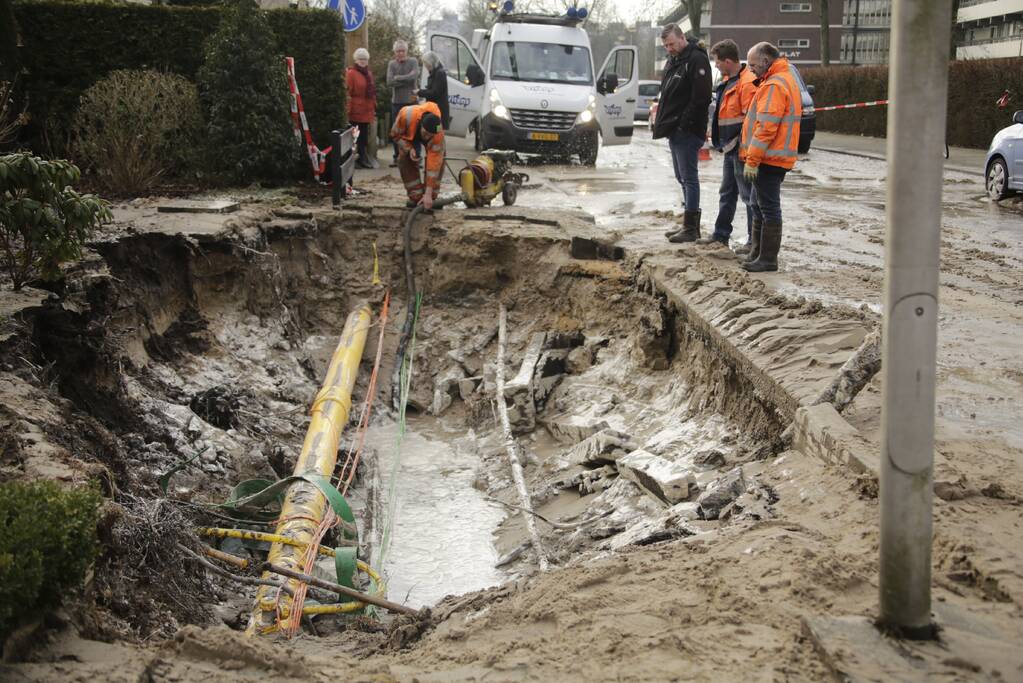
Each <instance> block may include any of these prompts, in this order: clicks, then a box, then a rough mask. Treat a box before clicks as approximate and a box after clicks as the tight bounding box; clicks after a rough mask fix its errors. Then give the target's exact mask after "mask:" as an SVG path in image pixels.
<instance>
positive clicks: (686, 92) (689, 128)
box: [653, 24, 711, 242]
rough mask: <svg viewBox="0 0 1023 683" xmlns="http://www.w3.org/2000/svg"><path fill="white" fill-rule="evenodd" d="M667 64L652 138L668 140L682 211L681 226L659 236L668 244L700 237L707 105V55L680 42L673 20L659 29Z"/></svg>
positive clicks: (692, 46) (695, 45) (708, 104)
mask: <svg viewBox="0 0 1023 683" xmlns="http://www.w3.org/2000/svg"><path fill="white" fill-rule="evenodd" d="M661 43H662V44H663V45H664V48H665V49H666V50H667V51H668V56H669V58H668V64H667V66H665V68H664V77H663V78H662V79H661V96H660V100H659V102H658V104H657V110H656V113H655V114H654V116H655V118H654V123H653V137H654V138H655V139H657V138H668V147H669V148H670V149H671V159H672V163H673V164H674V166H675V178H676V179H677V180H678V182H679V185H681V186H682V199H683V202H684V204H685V209H684V212H683V214H682V227H681V228H678V229H675V230H670V231H668V232H666V233H665V236H666V237H667V238H668V240H669V241H670V242H695V241H696V240H697V239H699V237H700V214H701V211H700V172H699V167H698V164H697V162H698V161H699V155H700V148H701V147H703V142H704V140H705V139H706V137H707V117H708V114H709V111H708V110H709V108H710V99H711V98H710V90H711V75H710V58H709V57H707V52H706V51H705V50H704V49H703V48H701V47H700V46H699V45H697V44H696V43H695V42H689V41H688V40H686V37H685V35H684V34H683V33H682V29H680V28H679V27H678V25H677V24H668V25H667V26H665V27H664V30H663V31H661Z"/></svg>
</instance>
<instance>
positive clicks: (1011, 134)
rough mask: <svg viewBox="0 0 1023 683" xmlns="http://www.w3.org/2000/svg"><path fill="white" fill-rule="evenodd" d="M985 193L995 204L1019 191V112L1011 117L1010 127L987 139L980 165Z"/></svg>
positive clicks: (1022, 173)
mask: <svg viewBox="0 0 1023 683" xmlns="http://www.w3.org/2000/svg"><path fill="white" fill-rule="evenodd" d="M984 177H985V178H986V179H987V194H988V196H989V197H991V199H993V200H995V201H998V200H999V199H1004V198H1005V197H1007V196H1009V195H1010V194H1012V191H1013V190H1023V110H1020V111H1018V112H1016V113H1015V114H1013V115H1012V125H1011V126H1009V127H1008V128H1003V129H1001V130H1000V131H998V132H997V133H995V136H994V137H993V138H992V139H991V147H989V148H988V151H987V161H985V162H984Z"/></svg>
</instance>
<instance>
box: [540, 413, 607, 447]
mask: <svg viewBox="0 0 1023 683" xmlns="http://www.w3.org/2000/svg"><path fill="white" fill-rule="evenodd" d="M541 423H542V424H543V426H544V427H546V428H547V431H548V432H550V435H551V436H553V437H554V438H555V439H557V440H558V441H560V442H561V443H566V444H577V443H579V442H580V441H583V440H585V439H587V438H589V437H591V436H593V435H594V434H596V433H597V432H599V431H601V430H603V429H609V428H610V426H611V425H609V424H608V423H607V422H605V421H604V420H598V419H594V418H591V417H584V416H582V415H572V414H570V413H561V414H559V415H555V416H554V417H551V418H545V419H543V420H541Z"/></svg>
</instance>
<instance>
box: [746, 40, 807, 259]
mask: <svg viewBox="0 0 1023 683" xmlns="http://www.w3.org/2000/svg"><path fill="white" fill-rule="evenodd" d="M746 63H747V64H748V65H749V68H750V69H752V70H753V73H754V74H756V76H757V78H758V79H759V81H760V86H759V87H758V88H757V93H756V96H755V97H754V98H753V102H752V104H750V108H749V111H748V112H746V118H745V120H744V121H743V124H742V139H741V142H740V143H739V157H740V158H741V159H742V160H743V162H744V163H745V166H744V167H743V176H744V177H745V178H746V179H747V180H748V181H749V182H750V183H751V184H752V185H753V191H752V192H751V193H750V203H751V206H752V208H753V231H752V233H753V234H752V237H753V239H752V241H751V244H750V252H749V255H748V256H747V257H746V260H745V261H744V262H743V264H742V267H743V268H744V269H745V270H748V271H750V272H753V273H759V272H764V271H775V270H778V251H779V249H780V248H781V232H782V220H781V184H782V181H783V180H785V174H786V173H788V172H789V171H790V170H792V167H793V166H795V165H796V155H797V150H798V148H799V119H800V117H801V116H802V115H803V103H802V98H801V96H800V90H799V83H798V80H797V79H798V76H796V74H795V73H794V71H793V69H794V67H792V66H791V65H790V64H789V60H787V59H785V58H784V57H782V56H781V54H780V53H779V52H778V48H776V47H775V46H774V45H771V44H770V43H757V44H756V45H754V46H753V47H752V48H750V51H749V54H747V55H746Z"/></svg>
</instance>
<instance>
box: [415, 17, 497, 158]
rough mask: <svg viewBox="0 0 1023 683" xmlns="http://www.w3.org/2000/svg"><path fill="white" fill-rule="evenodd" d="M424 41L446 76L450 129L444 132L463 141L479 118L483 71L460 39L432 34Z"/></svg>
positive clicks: (449, 35) (471, 52) (454, 36)
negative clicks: (436, 57) (437, 58)
mask: <svg viewBox="0 0 1023 683" xmlns="http://www.w3.org/2000/svg"><path fill="white" fill-rule="evenodd" d="M427 41H428V44H429V46H430V49H431V50H433V51H434V52H436V53H437V56H439V57H440V61H441V64H443V65H444V68H445V69H446V70H447V72H448V103H449V105H450V109H451V128H450V129H449V130H448V131H447V132H448V134H449V135H456V136H458V137H462V138H464V137H465V136H466V135H467V134H468V132H469V125H470V124H471V123H472V122H473V121H474V120H476V117H477V116H479V112H480V109H481V105H482V104H483V90H484V86H483V83H482V80H481V77H482V76H483V69H482V67H481V66H480V63H479V60H477V59H476V55H475V54H473V51H472V50H471V49H470V48H469V45H468V44H467V43H466V42H465V41H464V40H463V39H462V37H461V36H456V35H451V34H449V33H432V34H430V36H429V38H428V39H427ZM470 67H475V69H472V68H470ZM424 71H425V69H424ZM474 72H475V73H474ZM470 76H474V77H476V79H475V84H474V83H471V82H470V80H473V79H470Z"/></svg>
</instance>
